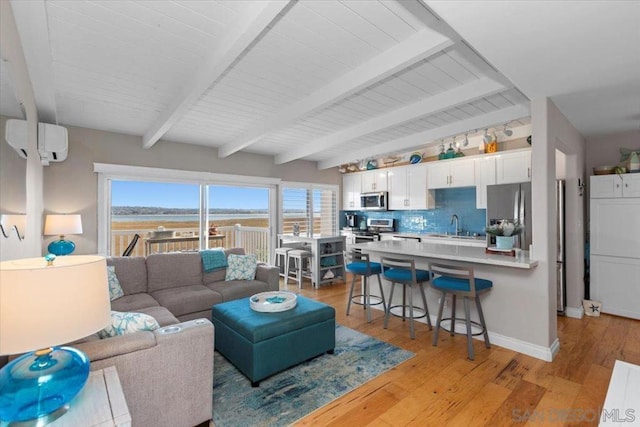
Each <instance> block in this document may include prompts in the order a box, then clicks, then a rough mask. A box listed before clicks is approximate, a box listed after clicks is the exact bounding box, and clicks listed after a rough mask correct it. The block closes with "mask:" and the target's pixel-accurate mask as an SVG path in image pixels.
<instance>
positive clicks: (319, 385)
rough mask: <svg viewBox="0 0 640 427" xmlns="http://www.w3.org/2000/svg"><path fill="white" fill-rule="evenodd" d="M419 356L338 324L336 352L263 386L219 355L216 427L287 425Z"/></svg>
mask: <svg viewBox="0 0 640 427" xmlns="http://www.w3.org/2000/svg"><path fill="white" fill-rule="evenodd" d="M413 356H414V354H413V353H411V352H410V351H406V350H403V349H400V348H398V347H395V346H393V345H391V344H387V343H385V342H382V341H380V340H378V339H376V338H373V337H371V336H369V335H365V334H361V333H360V332H357V331H354V330H353V329H349V328H347V327H346V326H341V325H337V326H336V349H335V353H334V354H332V355H331V354H324V355H322V356H319V357H316V358H315V359H312V360H310V361H307V362H304V363H302V364H300V365H298V366H294V367H293V368H291V369H288V370H286V371H284V372H280V373H279V374H276V375H274V376H272V377H269V378H267V379H265V380H263V381H261V382H260V387H257V388H253V387H251V383H250V382H249V380H248V379H247V378H246V377H245V376H244V375H242V373H240V371H238V370H237V369H236V368H235V367H234V366H233V365H232V364H231V363H229V362H228V361H227V360H226V359H225V358H224V357H223V356H221V355H220V354H218V352H216V353H215V361H214V375H213V421H214V423H215V425H216V427H235V426H238V427H240V426H242V427H245V426H285V425H288V424H291V423H292V422H294V421H296V420H298V419H300V418H302V417H304V416H305V415H307V414H309V413H311V412H313V411H314V410H316V409H318V408H319V407H321V406H323V405H326V404H327V403H329V402H331V401H332V400H334V399H336V398H338V397H340V396H342V395H343V394H345V393H347V392H349V391H351V390H353V389H355V388H356V387H359V386H361V385H362V384H364V383H365V382H367V381H369V380H370V379H372V378H374V377H377V376H378V375H380V374H381V373H383V372H385V371H387V370H389V369H391V368H393V367H394V366H396V365H398V364H400V363H402V362H404V361H405V360H408V359H410V358H412V357H413Z"/></svg>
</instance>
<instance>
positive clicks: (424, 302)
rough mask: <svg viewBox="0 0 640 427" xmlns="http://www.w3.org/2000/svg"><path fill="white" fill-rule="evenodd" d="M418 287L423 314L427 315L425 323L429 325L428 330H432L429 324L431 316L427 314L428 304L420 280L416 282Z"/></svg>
mask: <svg viewBox="0 0 640 427" xmlns="http://www.w3.org/2000/svg"><path fill="white" fill-rule="evenodd" d="M418 286H419V287H420V296H421V297H422V304H424V314H425V316H426V317H427V324H428V325H429V330H430V331H431V330H433V326H432V325H431V316H430V315H429V306H428V305H427V297H426V296H425V294H424V285H423V284H422V282H420V283H418Z"/></svg>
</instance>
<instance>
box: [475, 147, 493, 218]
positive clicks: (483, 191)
mask: <svg viewBox="0 0 640 427" xmlns="http://www.w3.org/2000/svg"><path fill="white" fill-rule="evenodd" d="M475 172H476V208H478V209H486V208H487V185H493V184H495V183H496V158H495V157H494V156H491V157H480V158H477V159H476V165H475Z"/></svg>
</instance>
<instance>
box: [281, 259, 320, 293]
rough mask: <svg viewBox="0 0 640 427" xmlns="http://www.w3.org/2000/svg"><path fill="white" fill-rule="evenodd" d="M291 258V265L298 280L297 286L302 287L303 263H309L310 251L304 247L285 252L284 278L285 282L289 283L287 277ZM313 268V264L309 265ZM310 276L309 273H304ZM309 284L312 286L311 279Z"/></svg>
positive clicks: (289, 271) (289, 272)
mask: <svg viewBox="0 0 640 427" xmlns="http://www.w3.org/2000/svg"><path fill="white" fill-rule="evenodd" d="M291 260H293V264H294V265H293V267H294V271H295V273H296V280H297V282H298V288H300V289H302V277H303V275H304V263H305V261H306V262H307V263H309V264H310V263H311V251H308V250H306V249H292V250H290V251H289V252H287V261H286V266H285V270H286V273H285V274H286V277H285V279H284V282H285V284H287V285H288V284H289V278H290V274H291ZM311 267H312V268H313V266H311ZM306 276H307V277H309V278H311V276H310V275H306ZM311 285H312V286H313V280H312V283H311Z"/></svg>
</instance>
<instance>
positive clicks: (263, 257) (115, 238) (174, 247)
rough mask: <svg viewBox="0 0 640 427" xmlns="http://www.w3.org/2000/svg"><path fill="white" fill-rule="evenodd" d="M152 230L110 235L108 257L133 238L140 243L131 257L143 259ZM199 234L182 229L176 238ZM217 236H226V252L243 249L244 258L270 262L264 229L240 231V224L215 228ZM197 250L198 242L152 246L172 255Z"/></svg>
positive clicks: (241, 229)
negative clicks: (232, 249)
mask: <svg viewBox="0 0 640 427" xmlns="http://www.w3.org/2000/svg"><path fill="white" fill-rule="evenodd" d="M153 231H156V230H155V229H144V230H142V229H141V230H117V231H112V232H111V255H112V256H120V255H122V253H123V252H124V250H125V249H126V248H127V246H128V245H129V243H130V242H131V240H132V239H133V237H134V236H135V235H136V234H139V235H140V239H139V240H138V243H137V244H136V246H135V248H134V249H133V252H132V253H131V256H145V255H146V254H145V244H144V240H145V239H148V238H149V233H151V232H153ZM198 234H199V230H198V229H194V228H181V229H179V230H176V235H179V236H198ZM218 234H222V235H224V236H225V238H224V247H225V248H244V250H245V253H247V254H256V255H257V257H258V261H262V262H269V253H270V252H271V244H270V239H269V228H265V227H243V226H242V225H240V224H236V225H234V226H226V227H218ZM199 247H200V244H199V242H198V241H189V242H168V243H162V244H160V245H157V246H153V252H173V251H197V250H198V248H199Z"/></svg>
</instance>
